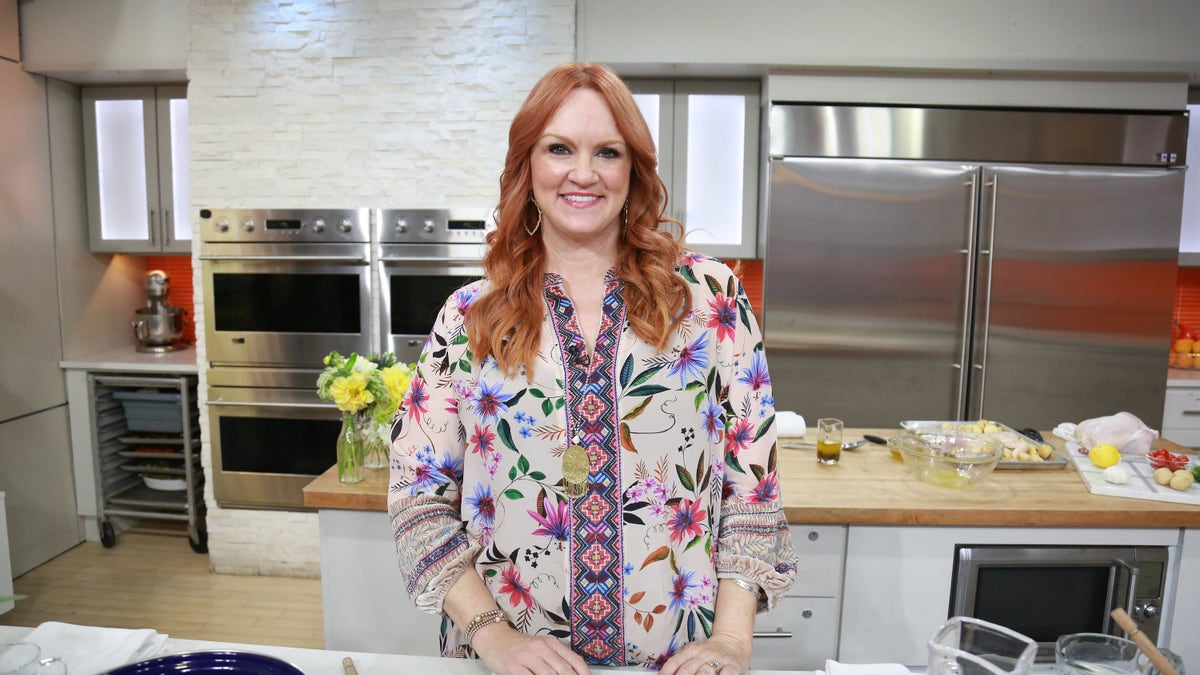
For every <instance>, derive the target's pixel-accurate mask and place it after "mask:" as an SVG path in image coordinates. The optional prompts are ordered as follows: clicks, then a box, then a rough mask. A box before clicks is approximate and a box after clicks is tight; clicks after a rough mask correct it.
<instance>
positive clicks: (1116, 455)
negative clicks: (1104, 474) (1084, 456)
mask: <svg viewBox="0 0 1200 675" xmlns="http://www.w3.org/2000/svg"><path fill="white" fill-rule="evenodd" d="M1088 459H1090V460H1092V464H1095V465H1096V466H1098V467H1100V468H1101V469H1105V468H1108V467H1110V466H1113V465H1114V464H1116V463H1117V462H1119V461H1121V451H1120V450H1117V446H1115V445H1109V444H1108V443H1100V444H1099V445H1097V446H1096V447H1094V448H1092V449H1091V450H1089V451H1088Z"/></svg>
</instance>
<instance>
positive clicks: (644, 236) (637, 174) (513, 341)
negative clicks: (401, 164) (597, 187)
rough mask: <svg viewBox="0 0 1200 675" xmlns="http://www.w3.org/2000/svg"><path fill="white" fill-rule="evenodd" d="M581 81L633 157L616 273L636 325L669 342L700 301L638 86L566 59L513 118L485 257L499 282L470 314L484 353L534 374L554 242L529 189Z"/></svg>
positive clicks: (662, 343) (509, 370) (648, 336)
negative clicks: (552, 129) (546, 137)
mask: <svg viewBox="0 0 1200 675" xmlns="http://www.w3.org/2000/svg"><path fill="white" fill-rule="evenodd" d="M576 89H591V90H594V91H596V92H598V93H599V94H600V95H601V96H602V97H603V98H604V100H605V101H606V102H607V103H608V107H609V110H611V111H612V114H613V118H614V119H615V120H616V124H617V131H619V132H620V134H621V137H622V138H623V139H624V141H625V144H626V148H627V150H628V152H629V153H630V157H631V159H632V162H633V167H632V170H631V172H630V179H629V202H628V203H629V207H628V215H627V217H626V220H625V225H624V227H623V233H622V236H621V237H620V240H619V241H620V243H619V244H618V246H619V250H618V254H617V266H616V274H617V275H618V276H619V277H620V278H621V279H622V280H624V282H625V291H624V297H625V302H626V307H627V310H626V317H627V320H628V322H629V327H630V328H631V329H632V330H633V332H634V334H636V335H637V336H638V337H639V338H641V339H642V340H645V341H646V342H648V343H650V344H653V345H655V346H657V347H658V349H660V350H661V349H663V348H665V347H666V344H667V340H668V338H669V337H670V335H671V333H672V332H673V331H675V330H676V329H677V328H678V327H679V324H680V323H681V322H682V321H683V319H684V318H685V316H686V313H687V309H688V306H689V304H690V292H689V290H688V287H687V283H686V282H685V281H684V280H683V279H682V278H681V277H680V276H679V275H678V274H676V272H675V269H676V267H677V265H678V263H679V257H680V255H681V254H682V252H683V245H682V243H681V242H682V236H683V226H682V224H680V223H679V221H677V220H675V219H673V218H668V217H666V215H665V213H664V212H665V210H666V206H667V187H666V185H664V184H663V182H662V179H661V178H659V177H658V172H657V171H656V167H657V165H658V159H657V155H656V152H655V148H654V138H653V137H652V136H651V135H650V128H649V127H648V126H646V120H645V119H644V118H643V117H642V113H641V111H640V110H639V109H638V107H637V104H636V103H635V102H634V100H633V95H632V94H631V93H630V91H629V88H628V87H626V86H625V83H624V82H623V81H622V80H621V78H620V77H619V76H618V75H617V74H616V73H615V72H613V71H612V70H611V69H610V68H608V67H607V66H604V65H601V64H597V63H565V64H563V65H561V66H558V67H556V68H554V69H553V70H551V71H550V72H548V73H546V74H545V75H544V76H542V78H541V79H540V80H538V82H537V84H535V85H534V87H533V89H532V90H530V92H529V96H528V97H527V98H526V99H525V103H524V104H523V105H522V106H521V109H520V110H519V111H518V112H517V114H516V116H515V117H514V118H513V121H512V126H510V127H509V131H508V155H507V156H506V157H505V160H504V173H502V174H501V175H500V203H499V205H498V206H497V207H496V229H495V230H493V231H491V232H490V233H488V237H487V242H488V248H487V253H486V254H485V256H484V258H483V265H484V270H485V276H486V277H487V278H488V279H489V281H490V282H491V290H489V291H488V292H487V293H485V294H484V295H482V296H481V297H480V298H479V299H478V300H476V301H475V302H474V303H473V304H472V305H471V308H470V309H469V310H468V312H467V316H466V327H467V338H468V340H469V344H470V348H471V351H472V353H473V354H474V356H475V360H476V361H477V362H479V361H482V360H483V357H484V356H485V355H486V354H489V353H490V354H491V355H492V356H493V357H494V358H495V359H496V362H497V363H498V364H499V365H500V368H501V369H502V370H503V371H504V372H505V373H506V374H508V375H510V376H511V375H514V374H515V373H516V371H517V367H518V366H521V365H523V366H525V372H526V375H527V376H528V377H532V373H533V363H534V360H535V359H536V357H537V353H538V348H539V346H540V345H539V339H540V337H541V328H542V317H543V313H544V312H545V301H544V300H543V298H542V287H543V283H542V275H543V270H544V265H545V259H546V251H545V248H544V246H543V243H542V238H541V236H539V235H538V234H537V233H536V232H535V233H534V235H533V236H530V235H529V234H528V232H527V230H532V229H533V228H534V226H535V224H536V223H537V217H538V214H537V208H536V207H535V206H534V205H533V204H532V203H531V201H530V199H529V195H530V191H531V188H532V185H531V170H530V158H531V156H532V153H533V149H534V146H535V145H536V144H537V142H538V140H539V139H540V138H541V136H542V133H543V132H544V131H545V129H546V127H547V126H548V125H549V124H550V120H551V118H552V117H554V114H555V113H557V112H558V109H559V107H561V106H562V104H563V102H564V101H565V100H566V98H567V96H569V95H570V94H571V92H573V91H575V90H576Z"/></svg>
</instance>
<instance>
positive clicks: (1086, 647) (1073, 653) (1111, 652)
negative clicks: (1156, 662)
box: [1054, 633, 1141, 675]
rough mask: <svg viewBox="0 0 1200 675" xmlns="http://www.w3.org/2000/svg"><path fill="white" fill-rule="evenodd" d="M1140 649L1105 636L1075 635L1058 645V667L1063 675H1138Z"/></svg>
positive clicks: (1124, 640)
mask: <svg viewBox="0 0 1200 675" xmlns="http://www.w3.org/2000/svg"><path fill="white" fill-rule="evenodd" d="M1140 653H1141V650H1140V649H1138V646H1137V643H1135V642H1134V641H1133V640H1126V639H1125V638H1123V637H1117V636H1116V635H1105V634H1104V633H1072V634H1070V635H1063V636H1061V637H1059V638H1058V641H1057V642H1055V644H1054V665H1055V666H1056V669H1057V671H1058V672H1059V673H1060V675H1132V674H1134V673H1138V672H1139V670H1138V654H1140Z"/></svg>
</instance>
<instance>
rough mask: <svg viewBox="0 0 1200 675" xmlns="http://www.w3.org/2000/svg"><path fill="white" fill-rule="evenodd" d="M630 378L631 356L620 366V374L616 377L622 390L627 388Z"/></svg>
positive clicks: (631, 372) (631, 371) (631, 368)
mask: <svg viewBox="0 0 1200 675" xmlns="http://www.w3.org/2000/svg"><path fill="white" fill-rule="evenodd" d="M632 376H633V355H630V356H628V357H626V359H625V363H622V364H621V372H620V374H619V376H618V377H619V379H620V382H621V388H622V389H624V388H625V387H627V386H629V378H630V377H632Z"/></svg>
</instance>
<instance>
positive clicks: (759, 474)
mask: <svg viewBox="0 0 1200 675" xmlns="http://www.w3.org/2000/svg"><path fill="white" fill-rule="evenodd" d="M750 473H753V474H754V477H755V478H757V479H758V480H762V478H763V476H765V475H766V474H767V472H766V471H764V470H763V468H762V467H761V466H759V465H757V464H751V465H750Z"/></svg>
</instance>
